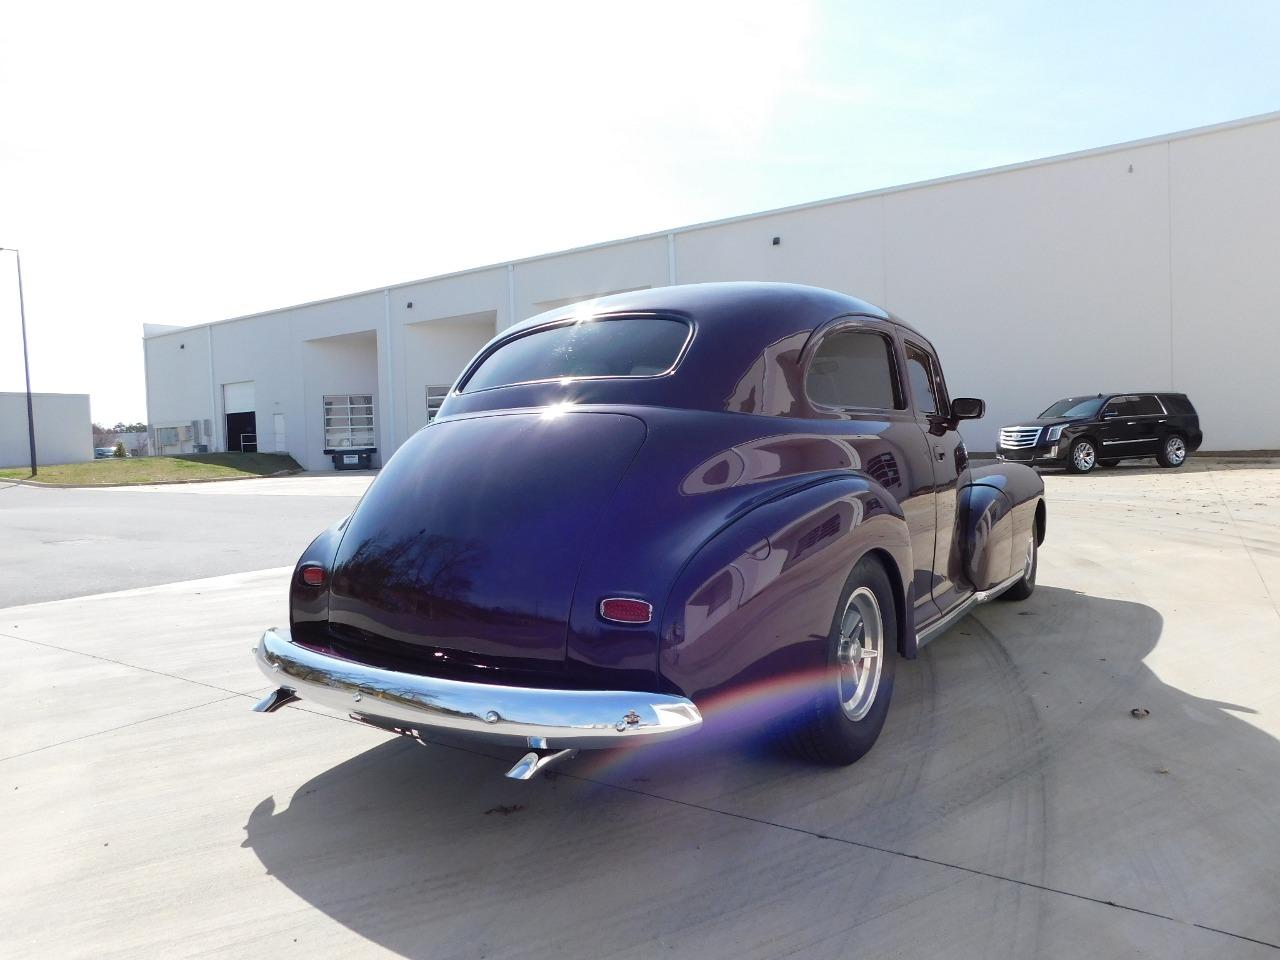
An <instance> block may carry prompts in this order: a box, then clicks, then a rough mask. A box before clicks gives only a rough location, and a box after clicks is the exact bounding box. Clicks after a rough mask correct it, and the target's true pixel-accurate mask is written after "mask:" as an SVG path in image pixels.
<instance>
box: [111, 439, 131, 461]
mask: <svg viewBox="0 0 1280 960" xmlns="http://www.w3.org/2000/svg"><path fill="white" fill-rule="evenodd" d="M112 456H115V457H120V458H121V459H124V458H125V457H127V456H128V454H127V453H125V452H124V441H123V440H117V441H116V452H115V453H114V454H112Z"/></svg>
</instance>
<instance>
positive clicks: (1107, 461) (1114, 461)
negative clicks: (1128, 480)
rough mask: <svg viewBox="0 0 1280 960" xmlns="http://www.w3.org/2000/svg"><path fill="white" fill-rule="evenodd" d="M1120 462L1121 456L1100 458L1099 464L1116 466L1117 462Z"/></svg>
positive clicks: (1101, 465)
mask: <svg viewBox="0 0 1280 960" xmlns="http://www.w3.org/2000/svg"><path fill="white" fill-rule="evenodd" d="M1119 462H1120V458H1119V457H1107V458H1106V459H1105V460H1099V461H1098V466H1100V467H1114V466H1115V465H1116V464H1118V463H1119Z"/></svg>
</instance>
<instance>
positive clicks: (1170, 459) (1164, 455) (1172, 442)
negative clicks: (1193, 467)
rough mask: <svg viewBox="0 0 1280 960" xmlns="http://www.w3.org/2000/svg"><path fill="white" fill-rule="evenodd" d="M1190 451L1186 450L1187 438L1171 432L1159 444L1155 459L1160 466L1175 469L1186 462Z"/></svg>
mask: <svg viewBox="0 0 1280 960" xmlns="http://www.w3.org/2000/svg"><path fill="white" fill-rule="evenodd" d="M1189 456H1190V453H1189V452H1188V450H1187V438H1186V437H1184V436H1183V435H1182V434H1180V433H1171V434H1169V435H1168V436H1167V437H1165V438H1164V443H1162V444H1160V452H1159V453H1157V454H1156V460H1157V461H1158V462H1159V464H1160V466H1162V467H1169V468H1171V469H1177V468H1178V467H1180V466H1182V465H1183V464H1184V463H1186V462H1187V457H1189Z"/></svg>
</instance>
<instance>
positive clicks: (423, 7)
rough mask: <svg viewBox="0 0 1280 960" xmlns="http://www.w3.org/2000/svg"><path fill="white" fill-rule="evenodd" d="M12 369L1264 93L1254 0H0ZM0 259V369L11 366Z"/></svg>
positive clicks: (141, 395)
mask: <svg viewBox="0 0 1280 960" xmlns="http://www.w3.org/2000/svg"><path fill="white" fill-rule="evenodd" d="M0 24H3V29H2V30H0V246H3V247H15V246H16V247H19V248H21V250H22V256H23V264H22V266H23V278H24V281H25V288H26V289H25V292H26V308H27V326H28V335H29V342H30V354H31V379H32V387H33V389H35V390H38V391H60V392H70V393H89V394H90V398H91V407H92V413H93V417H94V419H95V420H96V421H99V422H102V423H105V424H108V425H110V424H113V423H115V422H117V421H120V420H123V421H126V422H131V421H134V420H143V419H145V417H146V404H145V392H144V379H143V363H142V339H141V338H142V325H143V324H144V323H168V324H191V323H202V322H205V321H209V320H218V319H222V318H224V317H230V316H238V315H242V314H246V313H253V312H257V311H260V310H266V309H270V308H272V307H279V306H286V305H289V304H294V303H301V302H305V301H308V300H314V299H319V298H323V297H328V296H335V295H340V294H343V293H348V292H352V291H355V290H362V289H368V288H372V287H378V286H381V285H384V284H389V283H398V282H403V281H407V280H413V279H418V278H421V277H428V276H433V275H435V274H439V273H446V272H449V271H452V270H459V269H465V268H467V267H472V266H479V265H482V264H487V263H494V262H499V261H503V260H507V259H513V258H517V257H523V256H530V255H534V254H538V253H545V252H549V251H553V250H560V249H565V248H568V247H574V246H580V245H584V244H590V243H597V242H601V241H605V240H611V239H616V238H620V237H626V236H633V235H636V234H642V233H648V232H652V231H658V230H663V229H667V228H671V227H678V226H681V225H684V224H688V223H697V222H701V221H706V220H713V219H718V218H721V217H728V216H736V215H740V214H747V213H753V212H757V211H760V210H766V209H771V208H775V207H780V206H786V205H788V204H794V203H803V202H806V201H810V200H817V199H821V198H824V197H832V196H840V195H844V194H849V193H856V192H859V191H863V190H870V189H876V188H880V187H887V186H893V185H896V184H901V183H909V182H912V181H916V180H923V179H929V178H933V177H939V176H947V175H950V174H955V173H961V172H964V171H968V170H976V169H982V168H985V167H991V166H996V165H999V164H1004V163H1015V162H1019V161H1023V160H1030V159H1034V158H1037V157H1044V156H1052V155H1054V154H1059V153H1066V152H1070V151H1073V150H1081V149H1087V148H1090V147H1095V146H1101V145H1104V144H1109V143H1117V142H1123V141H1126V140H1134V139H1139V138H1142V137H1148V136H1154V135H1157V134H1162V133H1168V132H1172V131H1176V130H1183V129H1187V128H1190V127H1196V126H1202V125H1205V124H1211V123H1218V122H1222V121H1226V120H1232V119H1237V118H1240V117H1246V116H1252V115H1256V114H1260V113H1266V112H1269V111H1273V110H1278V109H1280V60H1278V59H1277V56H1276V53H1275V38H1276V36H1278V35H1280V4H1277V3H1274V2H1271V0H1267V2H1258V3H1244V2H1232V0H1224V2H1218V3H1216V4H1214V5H1213V6H1212V7H1210V6H1207V5H1204V4H1201V3H1179V2H1158V3H1149V2H1141V0H1138V2H1130V3H1126V4H1117V3H1114V2H1092V0H1084V2H1075V3H1069V4H1066V3H1061V2H1021V3H1001V2H992V3H981V2H979V3H973V4H956V3H953V2H937V3H933V2H929V3H913V2H885V3H878V2H864V3H858V2H844V3H840V2H831V3H819V2H813V3H809V2H797V0H789V2H786V3H779V2H773V3H757V2H754V0H733V2H705V3H702V2H698V0H682V2H677V3H668V2H665V0H649V2H646V3H643V4H638V3H629V4H621V3H604V2H600V0H594V2H584V3H578V2H565V3H557V2H553V0H543V2H540V3H528V2H521V3H509V4H508V3H487V2H480V0H472V2H468V3H456V2H453V3H430V2H425V0H417V2H412V3H393V2H370V3H362V4H356V3H345V4H330V3H324V2H312V0H308V2H297V3H273V2H269V0H254V2H251V3H238V2H232V0H222V2H219V3H216V4H215V3H206V4H201V5H197V4H187V3H181V4H179V3H172V2H165V3H155V4H144V3H132V2H127V0H115V2H112V3H110V4H104V3H101V2H94V3H85V4H75V3H69V2H45V3H31V2H22V0H0ZM14 275H15V271H14V263H13V255H12V254H11V253H0V390H20V389H22V385H23V380H22V363H21V338H20V334H19V326H18V309H17V304H18V298H17V288H16V285H15V283H14Z"/></svg>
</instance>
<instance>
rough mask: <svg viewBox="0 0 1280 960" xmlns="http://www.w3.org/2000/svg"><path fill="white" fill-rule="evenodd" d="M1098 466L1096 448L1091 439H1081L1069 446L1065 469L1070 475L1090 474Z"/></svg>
mask: <svg viewBox="0 0 1280 960" xmlns="http://www.w3.org/2000/svg"><path fill="white" fill-rule="evenodd" d="M1097 466H1098V446H1097V444H1096V443H1095V442H1094V440H1093V438H1092V437H1081V438H1080V439H1079V440H1077V441H1075V442H1074V443H1072V444H1071V450H1070V452H1068V454H1067V469H1068V470H1070V471H1071V472H1072V473H1092V472H1093V471H1094V469H1096V468H1097Z"/></svg>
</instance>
